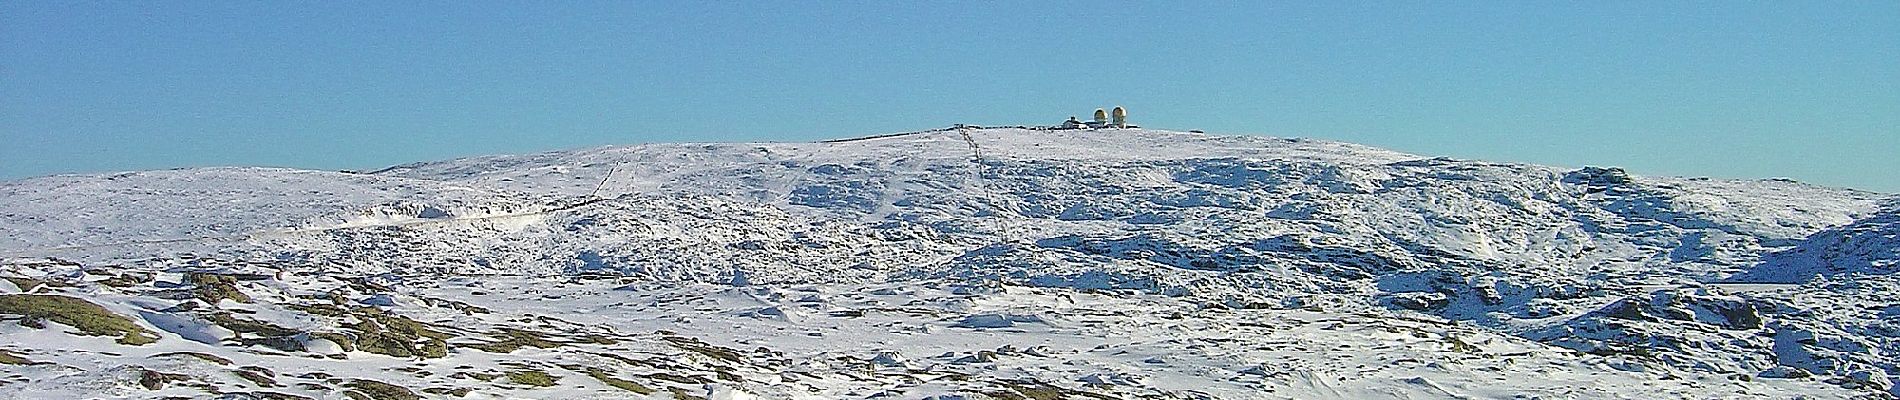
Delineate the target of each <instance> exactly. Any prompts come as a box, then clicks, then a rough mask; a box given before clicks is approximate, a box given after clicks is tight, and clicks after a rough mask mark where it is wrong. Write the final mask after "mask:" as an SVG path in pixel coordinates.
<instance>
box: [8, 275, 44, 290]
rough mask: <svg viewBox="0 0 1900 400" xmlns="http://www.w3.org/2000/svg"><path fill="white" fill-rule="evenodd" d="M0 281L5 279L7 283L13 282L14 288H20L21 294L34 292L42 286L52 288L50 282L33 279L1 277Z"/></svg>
mask: <svg viewBox="0 0 1900 400" xmlns="http://www.w3.org/2000/svg"><path fill="white" fill-rule="evenodd" d="M0 279H5V280H7V282H13V286H16V287H19V288H20V292H21V293H26V292H31V291H33V289H34V288H37V287H40V286H42V285H44V286H52V285H51V283H50V282H47V281H42V280H38V279H33V278H21V277H17V276H6V277H0Z"/></svg>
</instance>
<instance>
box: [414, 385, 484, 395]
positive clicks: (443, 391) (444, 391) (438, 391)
mask: <svg viewBox="0 0 1900 400" xmlns="http://www.w3.org/2000/svg"><path fill="white" fill-rule="evenodd" d="M472 391H474V389H469V388H465V387H459V388H454V389H450V388H439V387H433V388H428V389H422V392H423V393H428V394H433V395H437V396H455V397H465V396H468V393H469V392H472Z"/></svg>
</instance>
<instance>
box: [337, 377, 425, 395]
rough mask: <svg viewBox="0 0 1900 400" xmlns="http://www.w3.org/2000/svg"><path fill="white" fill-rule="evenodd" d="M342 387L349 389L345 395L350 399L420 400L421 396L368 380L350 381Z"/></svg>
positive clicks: (400, 387) (405, 389) (394, 386)
mask: <svg viewBox="0 0 1900 400" xmlns="http://www.w3.org/2000/svg"><path fill="white" fill-rule="evenodd" d="M343 386H344V387H348V388H350V389H351V391H350V392H349V393H346V394H348V395H351V396H350V397H357V396H362V398H364V399H368V400H421V399H422V397H421V396H417V395H416V392H413V391H410V390H409V388H406V387H402V386H396V385H391V384H387V383H383V382H377V381H372V380H368V379H356V380H351V381H350V383H347V384H344V385H343Z"/></svg>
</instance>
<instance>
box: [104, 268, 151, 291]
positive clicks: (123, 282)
mask: <svg viewBox="0 0 1900 400" xmlns="http://www.w3.org/2000/svg"><path fill="white" fill-rule="evenodd" d="M152 278H153V276H152V274H151V273H144V272H126V273H120V274H114V275H112V277H111V278H106V279H104V280H101V281H99V284H101V285H106V286H111V287H121V288H122V287H131V286H137V285H139V284H143V283H146V282H151V281H152Z"/></svg>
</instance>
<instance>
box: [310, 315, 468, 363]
mask: <svg viewBox="0 0 1900 400" xmlns="http://www.w3.org/2000/svg"><path fill="white" fill-rule="evenodd" d="M353 315H355V316H356V318H357V319H358V320H359V321H358V322H357V323H355V324H352V325H350V329H352V330H354V331H356V341H355V346H354V347H356V348H357V349H358V350H362V351H366V352H371V353H377V354H383V355H388V356H392V357H422V358H441V357H447V356H448V354H449V344H448V342H447V341H446V339H448V338H449V334H446V333H442V332H440V331H436V330H434V329H431V328H430V327H429V325H428V324H424V323H421V322H417V321H416V320H413V319H409V318H408V317H404V316H400V315H395V314H389V313H387V312H383V311H382V310H379V309H376V308H374V307H363V308H358V309H356V310H354V314H353ZM332 341H334V340H332ZM418 343H420V344H418Z"/></svg>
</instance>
